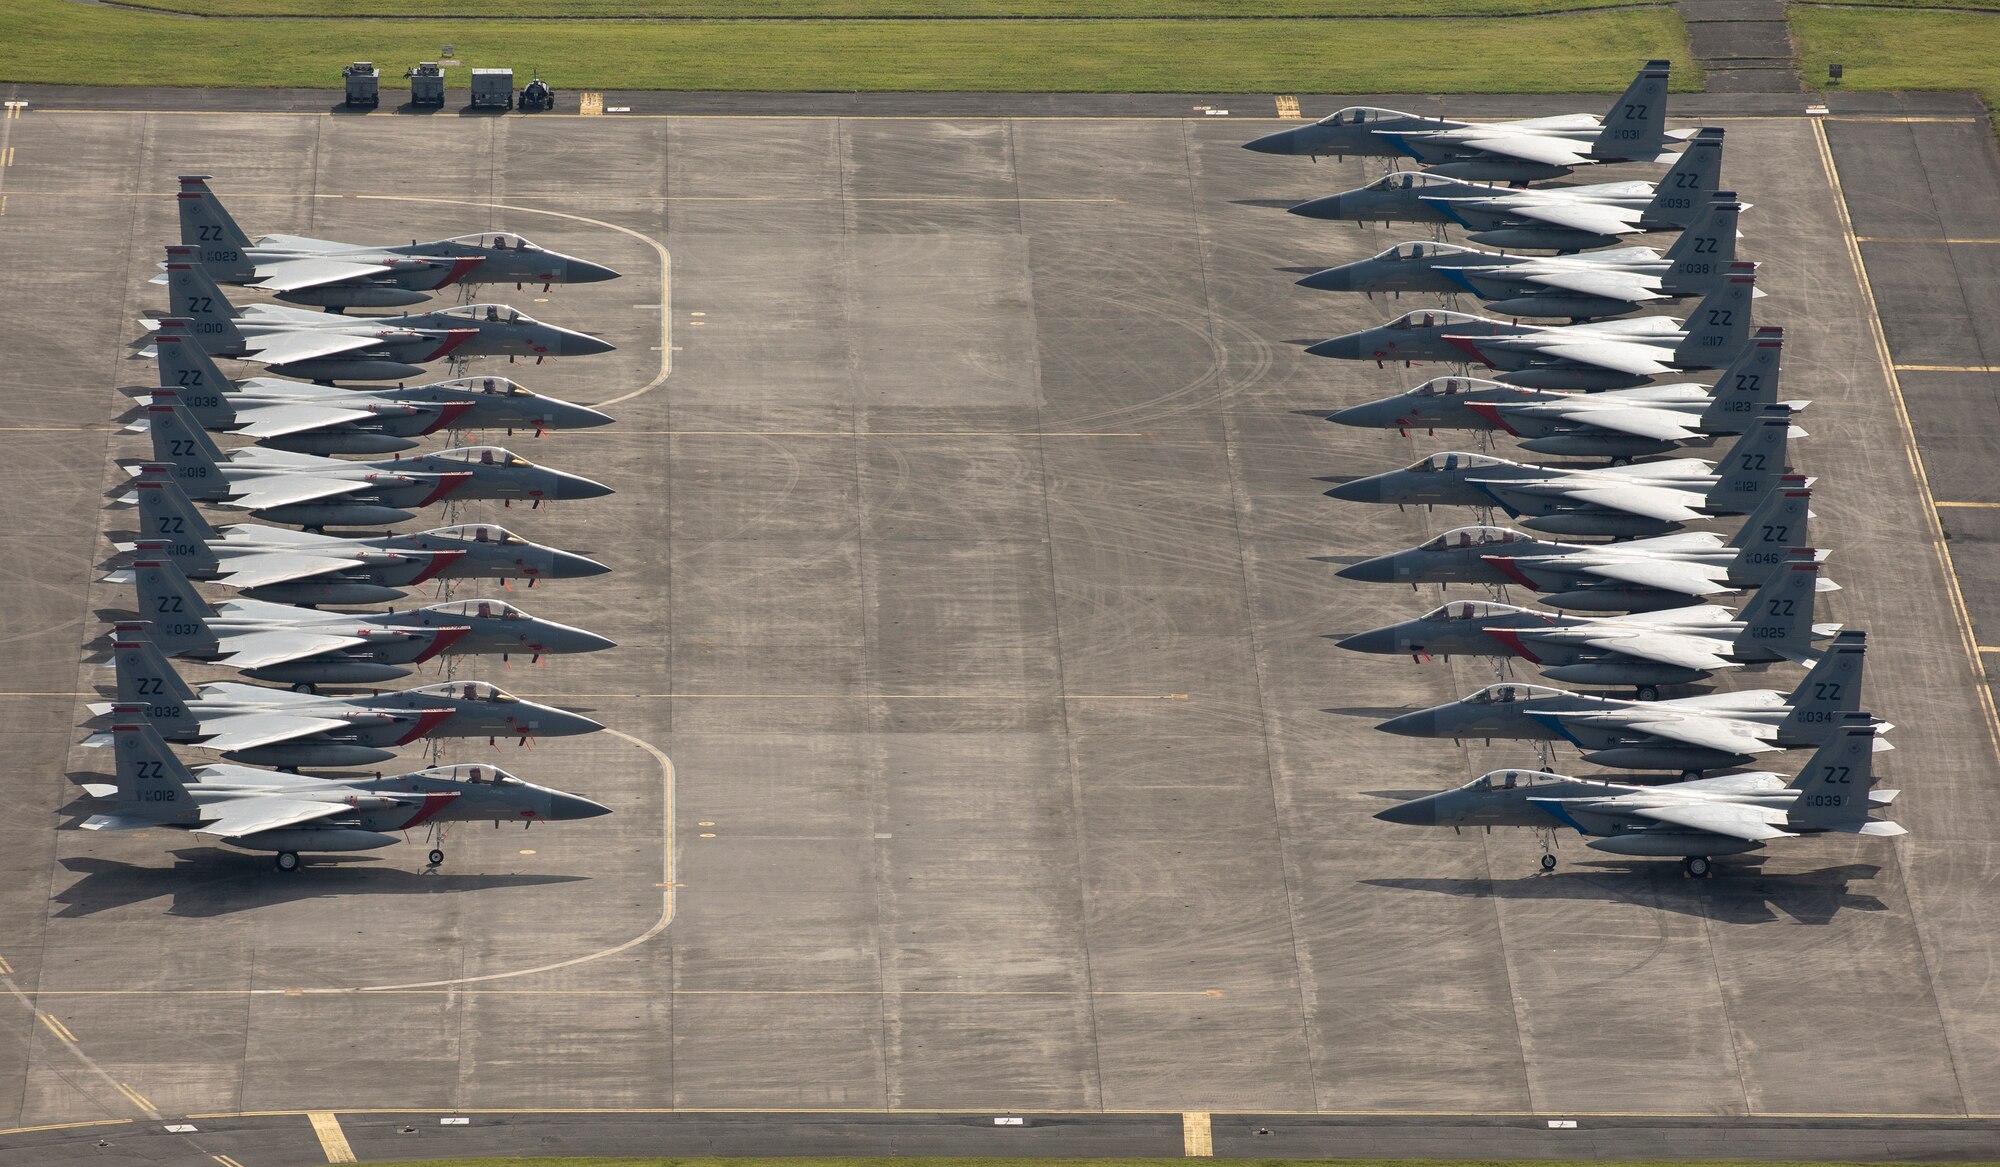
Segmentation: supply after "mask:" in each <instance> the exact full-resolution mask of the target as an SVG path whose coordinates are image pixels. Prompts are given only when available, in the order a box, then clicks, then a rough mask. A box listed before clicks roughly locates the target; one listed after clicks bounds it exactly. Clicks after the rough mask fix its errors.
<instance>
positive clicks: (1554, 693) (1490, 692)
mask: <svg viewBox="0 0 2000 1167" xmlns="http://www.w3.org/2000/svg"><path fill="white" fill-rule="evenodd" d="M1562 695H1563V691H1562V690H1561V689H1551V688H1549V687H1548V686H1547V685H1522V684H1517V683H1514V682H1503V683H1501V684H1498V685H1488V686H1486V687H1485V688H1484V689H1481V690H1480V691H1479V692H1477V693H1474V694H1472V695H1471V696H1469V697H1467V698H1465V699H1464V701H1463V702H1462V704H1466V705H1514V704H1517V703H1519V702H1522V701H1539V700H1541V699H1542V698H1544V697H1560V696H1562Z"/></svg>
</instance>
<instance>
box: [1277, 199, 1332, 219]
mask: <svg viewBox="0 0 2000 1167" xmlns="http://www.w3.org/2000/svg"><path fill="white" fill-rule="evenodd" d="M1289 212H1290V213H1291V214H1294V215H1298V216H1299V217H1301V218H1305V219H1339V218H1342V217H1343V216H1342V215H1341V213H1340V196H1339V195H1325V196H1323V197H1320V198H1316V199H1307V200H1306V201H1305V202H1302V203H1300V204H1299V205H1297V206H1295V207H1291V208H1289Z"/></svg>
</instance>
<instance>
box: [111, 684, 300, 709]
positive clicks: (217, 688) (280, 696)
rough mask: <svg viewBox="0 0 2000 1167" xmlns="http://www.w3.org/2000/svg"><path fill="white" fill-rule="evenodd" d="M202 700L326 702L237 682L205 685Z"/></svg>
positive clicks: (269, 703) (266, 703) (274, 702)
mask: <svg viewBox="0 0 2000 1167" xmlns="http://www.w3.org/2000/svg"><path fill="white" fill-rule="evenodd" d="M201 699H202V700H203V701H221V702H231V703H234V704H237V705H322V704H324V703H325V701H326V698H324V697H322V696H320V695H319V694H317V693H294V692H293V691H292V690H290V689H267V688H265V687H264V686H262V685H244V684H240V683H238V682H236V681H214V682H211V683H210V684H206V685H203V686H202V687H201ZM107 712H109V710H107Z"/></svg>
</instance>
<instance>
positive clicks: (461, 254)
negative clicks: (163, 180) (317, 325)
mask: <svg viewBox="0 0 2000 1167" xmlns="http://www.w3.org/2000/svg"><path fill="white" fill-rule="evenodd" d="M208 178H209V176H208V175H206V174H184V175H182V176H181V190H180V197H179V199H177V200H176V205H177V206H179V208H180V216H181V243H182V244H184V245H186V246H188V247H194V248H198V249H199V251H200V256H199V261H200V263H201V265H202V267H203V268H204V269H205V270H206V271H207V272H208V274H209V277H210V278H211V279H214V280H215V281H216V282H218V283H224V284H241V285H244V286H247V287H251V288H255V289H257V290H258V291H263V292H270V293H271V294H273V295H275V296H276V297H277V298H278V299H280V300H285V301H289V302H290V303H293V304H311V305H315V306H318V307H322V308H325V309H327V310H329V311H332V312H341V311H344V310H346V309H348V308H394V307H399V306H401V305H404V304H420V303H422V302H423V301H425V300H428V299H430V294H431V293H433V292H436V291H438V290H440V289H442V288H448V287H450V286H451V285H453V284H464V285H467V286H471V285H474V284H513V285H514V286H515V287H517V288H518V287H520V286H521V285H523V284H540V285H542V290H543V291H545V292H546V291H548V290H549V285H551V284H591V283H596V282H598V281H599V280H615V279H617V278H618V273H617V272H615V271H612V270H611V269H610V268H608V267H603V266H601V265H599V264H594V263H586V262H584V261H583V260H580V259H575V258H573V257H571V256H567V255H562V254H560V253H558V252H554V251H545V250H543V249H542V248H540V247H537V246H535V245H534V244H532V243H530V242H528V241H527V240H526V239H523V238H521V237H520V236H519V235H516V234H514V233H512V232H510V231H484V232H480V233H478V234H474V235H459V236H456V237H454V238H451V239H439V240H436V241H435V242H431V243H418V242H416V241H415V240H412V241H411V242H410V243H408V244H407V245H405V244H390V245H386V246H382V247H366V246H360V245H357V244H352V243H335V242H333V241H331V240H327V239H306V238H302V237H300V236H297V235H263V236H259V237H258V238H257V239H255V240H252V239H251V238H250V237H249V236H247V235H245V234H244V233H243V229H242V228H241V227H238V226H237V225H236V220H235V219H233V218H231V217H230V215H229V212H228V211H226V210H224V209H223V207H222V201H221V200H220V199H218V198H216V197H215V194H214V192H213V191H211V190H209V189H208Z"/></svg>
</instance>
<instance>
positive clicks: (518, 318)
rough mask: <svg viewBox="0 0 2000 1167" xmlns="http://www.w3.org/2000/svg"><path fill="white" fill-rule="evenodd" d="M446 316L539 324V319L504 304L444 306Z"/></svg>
mask: <svg viewBox="0 0 2000 1167" xmlns="http://www.w3.org/2000/svg"><path fill="white" fill-rule="evenodd" d="M443 314H444V315H446V316H456V317H458V318H459V319H461V320H471V321H474V322H476V323H485V324H539V323H541V321H539V320H536V319H535V318H534V317H532V316H530V315H528V314H527V313H526V312H522V311H520V310H518V309H515V308H509V307H508V306H507V305H505V304H461V305H459V306H458V307H456V308H446V309H445V310H444V313H443Z"/></svg>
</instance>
